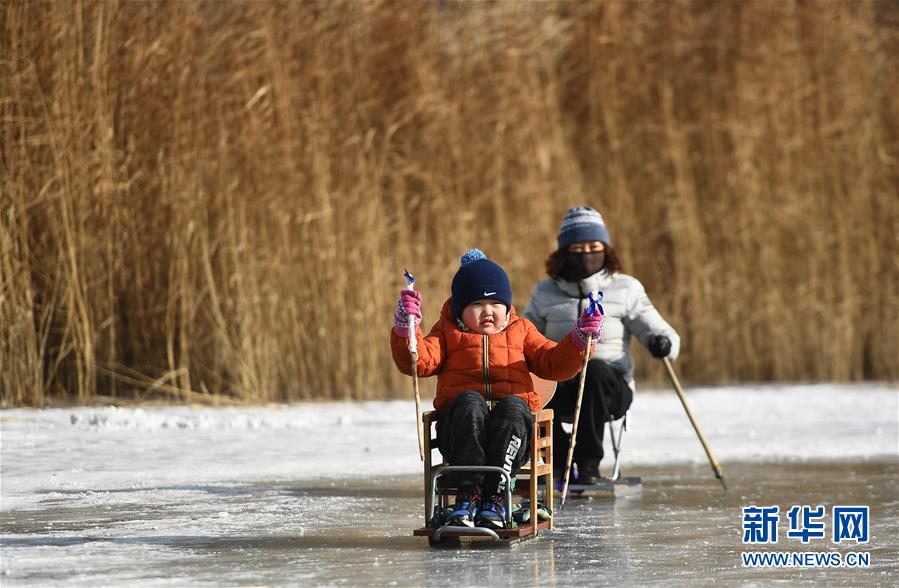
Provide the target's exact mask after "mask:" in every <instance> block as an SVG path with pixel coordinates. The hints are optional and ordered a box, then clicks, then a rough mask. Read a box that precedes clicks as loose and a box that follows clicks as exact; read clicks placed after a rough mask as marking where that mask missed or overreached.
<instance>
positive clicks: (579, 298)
mask: <svg viewBox="0 0 899 588" xmlns="http://www.w3.org/2000/svg"><path fill="white" fill-rule="evenodd" d="M593 290H602V292H603V294H604V296H605V297H604V298H603V301H602V306H603V310H605V317H604V319H603V331H602V338H601V339H600V340H599V345H597V346H596V347H595V351H594V352H593V358H594V359H601V360H603V361H605V362H606V363H608V364H610V365H611V366H612V367H614V368H615V369H617V370H619V371H620V372H621V373H622V374H624V376H625V378H626V379H627V382H628V384H629V385H630V387H631V389H634V360H633V358H631V335H633V336H635V337H636V338H637V339H638V340H639V341H640V343H642V344H643V345H644V346H645V345H647V344H648V343H649V339H650V337H652V336H653V335H665V336H667V337H668V338H669V339H671V353H670V354H669V355H668V357H669V359H671V360H672V361H674V360H676V359H677V355H678V353H679V352H680V337H679V336H678V334H677V331H675V330H674V329H673V328H672V327H671V325H669V324H668V323H667V322H665V319H663V318H662V315H660V314H659V311H657V310H656V309H655V307H654V306H653V305H652V301H650V300H649V296H647V294H646V290H645V289H644V288H643V284H641V283H640V281H639V280H637V279H636V278H634V277H632V276H628V275H626V274H612V275H610V274H609V273H608V272H606V270H602V271H600V272H598V273H595V274H593V275H592V276H590V277H588V278H586V279H584V280H581V281H580V282H568V281H565V280H555V279H552V278H547V279H545V280H542V281H540V282H538V283H537V285H536V286H534V291H533V292H531V299H530V300H529V301H528V305H527V308H525V310H524V316H525V317H526V318H527V319H528V320H530V321H531V322H532V323H534V325H536V327H537V329H538V330H539V331H540V332H541V333H542V334H543V335H544V336H545V337H548V338H549V339H552V340H553V341H561V340H562V337H564V336H566V335H567V334H568V333H570V332H571V329H573V328H574V325H575V323H576V322H577V318H578V316H580V314H581V313H582V312H583V309H584V308H585V307H586V306H587V293H588V292H591V291H593Z"/></svg>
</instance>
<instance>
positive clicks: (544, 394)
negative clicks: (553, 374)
mask: <svg viewBox="0 0 899 588" xmlns="http://www.w3.org/2000/svg"><path fill="white" fill-rule="evenodd" d="M531 381H533V382H534V391H536V392H537V396H539V397H540V407H541V408H543V407H545V406H546V405H547V404H549V401H550V400H551V399H552V397H553V394H555V393H556V386H557V385H558V382H553V381H552V380H544V379H543V378H539V377H537V376H535V375H534V374H531Z"/></svg>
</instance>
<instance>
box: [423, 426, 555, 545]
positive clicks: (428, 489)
mask: <svg viewBox="0 0 899 588" xmlns="http://www.w3.org/2000/svg"><path fill="white" fill-rule="evenodd" d="M533 419H534V420H533V435H531V443H530V461H529V462H527V463H525V464H524V465H523V466H522V468H521V469H520V470H519V471H518V474H517V475H516V476H515V480H514V481H513V480H512V479H511V476H509V474H508V473H507V472H506V471H505V470H503V469H502V468H499V467H494V466H450V465H447V464H445V463H438V464H434V463H433V462H432V455H431V452H432V451H433V450H434V449H437V439H436V438H433V437H432V435H433V428H434V427H433V425H434V423H435V422H436V420H437V413H436V411H427V412H425V413H424V414H422V423H423V425H424V491H425V513H424V514H425V526H424V527H422V528H420V529H416V530H415V531H413V533H412V534H413V535H415V536H419V537H427V538H428V542H429V543H430V544H431V545H440V544H443V543H453V544H458V543H461V542H462V541H463V540H464V541H473V540H490V541H494V542H505V543H508V544H511V543H514V542H517V541H521V540H524V539H529V538H533V537H536V536H537V534H538V531H539V530H541V529H551V528H552V527H553V520H552V515H550V518H549V519H548V520H543V521H541V520H539V518H538V512H537V511H538V508H537V495H538V492H537V491H538V485H540V484H543V488H544V490H543V494H544V500H545V503H546V506H547V510H548V511H549V512H550V513H552V507H553V493H552V491H548V490H547V489H551V488H552V487H553V467H552V466H553V463H552V429H553V427H552V423H553V411H552V410H546V409H544V410H541V411H539V412H537V413H535V414H534V415H533ZM458 471H478V472H494V473H498V474H499V475H500V476H502V477H503V478H504V479H505V481H506V484H505V486H506V496H505V501H506V528H505V529H487V528H484V527H455V526H448V525H447V526H441V527H438V528H434V527H430V526H428V523H429V521H431V520H433V519H434V515H435V513H437V511H438V509H442V508H445V507H447V506H448V505H449V504H450V502H451V500H452V499H453V498H454V497H455V495H456V492H457V490H458V489H457V488H454V487H451V486H450V485H448V484H446V483H441V478H442V477H443V476H444V475H445V474H449V473H452V472H458ZM513 486H514V490H513ZM513 495H517V496H526V497H528V499H529V500H530V513H529V518H528V522H526V523H522V524H519V525H517V526H515V525H514V524H513V522H512V496H513Z"/></svg>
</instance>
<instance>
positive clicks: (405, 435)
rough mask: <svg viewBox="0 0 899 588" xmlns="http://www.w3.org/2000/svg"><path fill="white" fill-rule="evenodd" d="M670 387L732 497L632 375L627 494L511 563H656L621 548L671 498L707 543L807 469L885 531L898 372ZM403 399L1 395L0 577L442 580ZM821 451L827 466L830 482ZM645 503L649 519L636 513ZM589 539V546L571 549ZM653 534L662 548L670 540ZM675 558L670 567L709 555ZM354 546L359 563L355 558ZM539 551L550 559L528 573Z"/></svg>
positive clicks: (632, 546) (897, 440)
mask: <svg viewBox="0 0 899 588" xmlns="http://www.w3.org/2000/svg"><path fill="white" fill-rule="evenodd" d="M688 399H689V402H690V404H691V407H692V408H693V411H694V413H695V414H696V417H697V419H698V420H699V423H700V424H701V425H702V427H703V429H704V432H705V434H706V436H707V438H708V440H709V442H710V444H711V446H712V449H713V450H714V452H715V455H716V457H717V458H718V460H719V461H720V462H721V463H723V464H724V465H725V466H726V467H727V468H728V476H729V479H730V480H731V482H732V483H733V484H735V485H736V488H735V491H732V492H731V493H729V494H728V495H727V496H728V498H727V500H729V501H730V502H727V504H726V505H725V503H722V502H721V501H722V500H724V499H722V498H720V497H718V495H717V494H715V492H720V490H715V489H716V488H717V486H715V483H714V481H713V480H712V479H711V476H710V475H709V471H708V466H707V465H706V462H705V455H704V453H703V452H702V448H701V446H700V445H699V442H698V441H697V440H696V437H695V434H694V433H693V431H692V429H691V427H690V425H689V422H688V421H687V418H686V416H685V415H684V412H683V409H682V408H681V406H680V403H679V401H678V400H677V397H676V396H675V395H674V394H673V392H667V391H665V392H655V393H654V392H648V391H641V392H639V393H638V395H637V399H636V402H635V404H634V406H633V410H632V415H631V416H632V420H631V430H630V431H629V432H628V433H627V434H626V437H625V445H624V450H625V459H624V463H625V472H626V474H628V475H632V474H634V473H637V474H638V475H643V476H644V486H645V490H644V498H643V499H641V500H637V501H630V502H627V503H623V502H621V501H619V503H616V504H617V505H615V506H609V505H608V504H607V503H582V504H578V505H575V506H572V507H571V510H570V511H568V510H567V509H568V508H569V507H567V506H566V511H565V512H564V513H562V514H561V515H560V517H559V518H558V521H559V529H557V531H555V532H554V533H553V534H552V535H551V537H550V538H546V539H541V540H538V541H537V542H536V543H535V544H533V545H528V546H527V547H525V546H522V547H521V548H519V549H526V550H530V551H528V552H529V553H532V554H533V556H532V557H531V560H529V561H530V563H528V564H527V565H525V566H523V568H522V569H523V570H525V571H524V572H521V574H519V575H518V576H513V578H515V579H516V581H517V582H518V583H520V584H523V585H528V584H535V583H537V582H538V579H546V578H550V579H552V580H553V581H555V582H556V583H558V584H559V585H568V584H571V583H575V581H578V582H580V581H586V580H587V579H588V578H587V576H588V575H589V574H587V575H585V574H586V572H583V571H578V570H583V569H586V570H590V569H594V574H595V573H598V571H599V570H603V573H611V572H614V571H617V572H621V571H622V570H631V571H630V572H628V573H627V574H625V575H621V574H620V573H619V575H618V576H617V577H618V578H619V579H620V580H624V581H628V579H630V580H631V581H637V580H639V581H640V582H646V581H653V580H654V579H655V580H659V581H660V580H662V579H663V578H665V577H667V576H668V574H670V573H672V570H671V569H669V568H668V567H665V566H669V567H670V565H672V564H671V562H670V561H667V560H666V563H665V566H663V567H662V568H660V571H659V573H660V575H658V576H656V575H655V574H651V573H650V571H651V570H648V569H647V570H645V573H643V572H641V573H639V574H638V573H637V572H635V571H634V567H633V566H635V565H636V564H635V562H638V561H641V560H646V561H648V562H652V561H653V555H652V552H653V551H654V550H656V549H661V547H660V546H664V545H668V543H670V539H665V538H664V534H662V535H659V534H658V533H660V532H661V529H662V526H661V525H662V523H661V521H659V520H658V517H667V516H669V515H671V516H674V517H675V518H676V519H677V520H679V521H680V522H681V524H682V525H684V526H685V527H688V528H690V529H692V530H691V531H690V532H691V533H693V534H694V535H696V534H697V533H698V534H699V535H702V534H703V533H704V534H705V535H706V538H705V539H703V540H704V541H706V542H708V543H710V544H715V543H718V542H720V541H719V537H718V535H721V534H725V535H727V536H728V537H730V535H732V534H734V533H736V532H737V531H736V530H735V529H737V528H738V525H739V519H738V518H737V519H733V517H735V516H738V514H737V515H735V514H734V513H735V512H736V513H739V506H740V505H741V504H742V505H749V504H753V503H758V502H759V500H765V497H766V496H769V497H770V498H768V500H780V499H782V500H784V501H787V500H795V501H800V502H801V501H803V500H811V499H812V498H809V496H810V493H811V492H812V490H810V489H808V488H806V487H805V486H803V484H807V483H808V480H813V481H814V483H815V484H817V485H818V489H817V490H815V492H817V494H815V496H814V499H816V500H836V499H837V498H838V496H836V495H833V492H836V490H833V492H832V493H831V495H830V496H831V498H828V496H829V495H828V494H827V488H828V486H831V487H832V488H838V487H841V488H843V489H842V490H840V492H842V493H843V494H842V495H843V496H844V497H845V499H846V500H850V499H851V500H857V501H863V500H869V501H870V500H874V499H876V501H877V504H878V505H879V506H878V508H880V509H882V511H881V512H886V511H889V512H892V515H891V516H892V518H886V519H882V520H885V521H886V523H885V528H886V529H891V532H892V535H893V537H894V538H895V537H896V536H899V533H897V532H896V531H897V529H896V523H895V516H896V514H895V513H896V512H897V511H899V509H897V508H896V507H897V506H899V500H897V498H896V495H895V486H896V482H897V480H896V464H897V456H899V432H897V420H899V391H897V389H896V388H891V387H889V386H886V385H877V384H866V385H861V386H837V385H809V386H768V387H748V386H747V387H729V388H717V389H694V390H692V391H689V392H688ZM413 419H414V404H413V403H412V402H411V401H396V402H366V403H356V404H351V403H310V404H303V405H291V406H272V407H263V408H193V407H167V408H76V409H51V410H4V411H3V412H2V423H0V458H2V459H0V507H2V518H0V550H2V552H0V555H2V558H0V574H2V576H0V582H2V584H3V586H4V587H5V586H12V585H62V584H65V585H85V586H87V585H97V584H100V583H104V584H107V585H132V584H135V583H137V584H142V585H162V586H165V585H182V584H185V583H189V584H192V585H203V584H209V585H221V584H226V585H238V584H259V583H263V584H264V583H271V584H296V585H304V584H315V585H320V584H326V585H337V584H355V583H358V582H359V581H362V580H364V581H367V582H374V583H375V584H378V585H387V584H390V582H392V581H398V583H399V584H401V585H409V584H422V583H433V584H438V585H443V584H445V583H443V582H439V581H435V580H434V579H433V578H432V577H431V576H430V575H428V574H427V572H428V570H429V569H431V568H439V569H452V565H451V564H452V562H453V561H456V559H454V558H460V557H461V558H462V559H463V560H465V561H468V559H467V558H468V557H469V556H467V555H460V554H459V553H456V552H437V553H429V552H428V551H427V548H426V547H423V541H422V540H420V539H419V540H416V539H413V538H411V537H409V536H408V535H409V533H411V530H412V529H413V528H415V527H417V526H420V524H421V517H422V515H421V512H420V508H421V488H420V478H419V475H420V467H421V465H420V462H419V459H418V451H417V441H416V435H415V428H414V425H413ZM791 464H793V465H791ZM822 464H823V465H822ZM828 464H832V465H828ZM865 464H868V465H865ZM828 468H830V469H832V471H833V472H835V473H834V474H833V476H838V477H839V478H840V480H839V482H840V484H842V485H843V486H839V484H836V483H832V482H831V480H833V476H829V475H828V471H829V469H828ZM809 472H811V473H809ZM794 473H796V475H801V476H803V478H802V479H794V478H792V474H794ZM731 476H733V478H730V477H731ZM709 480H711V481H709ZM741 480H742V483H743V487H742V488H741V487H740V482H741ZM693 486H695V488H694V490H695V491H691V490H690V488H691V487H693ZM885 487H888V488H890V491H886V490H884V488H885ZM801 488H805V489H804V490H796V495H795V496H790V491H791V490H793V489H801ZM890 492H891V493H890ZM738 493H739V495H738ZM878 493H879V494H878ZM775 496H776V497H779V498H775ZM591 504H592V506H591ZM716 505H717V506H716ZM725 506H726V508H725ZM781 506H787V507H788V506H789V505H788V504H782V505H781ZM706 508H713V509H717V510H715V512H714V513H712V514H709V515H708V516H709V517H710V520H712V521H713V522H712V523H711V526H710V527H708V528H706V529H705V531H703V532H699V531H697V530H696V529H693V527H695V526H696V524H697V523H696V522H695V520H694V519H695V517H696V515H697V514H698V515H701V516H700V518H703V517H704V516H705V515H703V514H702V513H703V512H704V509H706ZM610 509H611V510H610ZM722 509H723V510H722ZM872 509H874V506H872ZM568 512H573V513H579V514H577V517H576V520H577V521H580V522H577V523H575V522H574V520H573V519H567V518H565V517H568V516H575V515H569V514H568ZM647 517H649V518H650V519H651V521H650V522H651V523H652V524H650V523H644V521H645V520H646V519H647ZM691 517H693V519H691ZM583 521H592V522H590V523H589V524H587V523H584V522H583ZM691 521H692V522H691ZM716 521H717V522H716ZM701 526H702V525H701V524H700V527H701ZM598 529H599V530H601V533H599V534H597V533H598V531H597V530H598ZM883 529H884V527H882V528H881V530H880V531H879V533H880V536H881V537H884V536H885V535H884V534H883ZM610 541H611V543H610ZM597 542H598V543H597ZM666 542H668V543H666ZM594 543H596V545H595V547H596V548H597V549H598V551H596V552H595V553H594V552H590V553H584V552H580V551H578V549H579V548H578V547H577V546H578V545H580V544H589V545H592V544H594ZM875 547H877V548H881V547H883V540H881V545H879V546H877V545H875ZM669 548H670V550H672V551H671V554H670V555H671V557H672V558H676V557H677V550H676V543H675V544H674V546H672V545H668V547H667V548H666V549H669ZM824 548H825V549H826V545H825V546H824ZM502 553H503V552H493V551H490V552H489V553H488V555H486V556H483V557H484V558H486V559H484V565H488V564H489V563H490V561H493V562H495V563H505V562H507V560H506V559H505V558H508V557H511V556H509V555H503V554H502ZM716 553H717V552H716ZM892 553H893V554H894V557H893V560H892V561H893V564H891V566H892V567H891V566H886V567H884V568H881V571H883V572H884V573H889V574H894V573H895V571H896V567H895V565H896V562H895V553H896V544H895V543H893V544H892ZM410 554H415V555H414V557H413V556H412V555H410ZM454 554H455V555H454ZM694 556H695V553H694V554H693V555H691V556H690V557H694ZM715 557H716V558H724V559H723V560H721V562H723V563H721V562H719V561H718V560H717V559H716V560H714V561H713V562H712V563H713V564H714V565H713V566H712V567H713V568H715V569H717V568H716V566H718V567H720V566H723V568H722V569H727V570H730V569H731V567H732V563H733V562H732V561H731V560H730V559H728V558H729V557H730V556H729V555H726V554H725V553H724V552H721V553H719V554H718V555H716V556H715ZM878 557H879V558H880V561H886V562H889V561H891V560H890V559H889V556H885V555H879V554H878ZM410 558H411V560H410ZM407 560H410V561H411V563H410V561H407ZM508 561H514V560H508ZM693 561H694V564H692V565H693V568H689V565H690V564H689V563H688V562H685V563H684V564H683V565H684V566H686V567H685V568H684V570H682V571H685V570H688V569H695V570H702V569H706V568H708V566H705V568H704V567H703V566H702V565H698V564H696V563H695V559H694V560H693ZM541 562H542V563H541ZM566 562H567V563H566ZM715 562H718V563H715ZM360 563H361V564H364V565H365V566H366V568H367V572H365V573H360V572H359V571H358V565H359V564H360ZM719 564H720V565H719ZM323 565H324V566H325V567H327V571H325V569H324V568H323V567H322V566H323ZM410 565H411V569H410ZM568 565H571V566H573V567H572V568H571V569H567V568H566V569H565V570H562V569H561V568H560V567H559V566H563V567H564V566H568ZM710 565H711V564H710ZM441 566H443V568H441ZM541 566H542V567H541ZM548 567H552V568H553V571H552V574H551V577H549V576H544V574H545V573H548ZM538 568H540V569H538ZM477 569H478V568H475V570H477ZM490 569H492V568H490ZM354 570H355V571H354ZM665 570H667V572H666V571H665ZM482 572H483V574H482V575H481V576H477V575H472V574H475V572H466V574H468V575H467V576H465V582H464V583H465V584H471V585H479V584H482V585H487V584H491V583H495V582H497V581H500V580H502V581H503V582H504V583H505V581H506V579H508V578H506V577H505V576H503V573H502V572H500V571H491V572H489V573H488V572H487V571H486V568H485V569H484V570H482ZM563 572H564V573H563ZM868 572H869V573H870V572H871V570H869V571H868ZM805 573H806V574H807V572H805ZM633 574H636V575H633ZM613 575H614V574H613ZM735 577H736V576H735ZM776 577H779V578H783V577H791V576H784V575H780V576H776ZM805 577H807V578H808V579H809V580H812V579H813V576H808V575H806V576H805ZM865 577H866V578H870V577H872V576H865ZM890 577H893V576H890ZM773 578H774V576H769V577H767V579H766V577H765V576H756V577H755V580H756V581H761V582H765V581H767V580H771V579H773ZM858 578H859V576H851V575H849V576H847V577H846V581H847V582H850V583H852V582H854V581H855V580H857V579H858ZM694 579H695V578H694ZM425 580H427V581H425ZM841 581H842V580H841ZM882 581H883V582H886V580H882Z"/></svg>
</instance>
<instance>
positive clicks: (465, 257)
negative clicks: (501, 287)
mask: <svg viewBox="0 0 899 588" xmlns="http://www.w3.org/2000/svg"><path fill="white" fill-rule="evenodd" d="M479 259H487V256H486V255H484V252H483V251H481V250H480V249H477V248H475V249H469V250H468V251H466V252H465V253H464V254H462V260H461V261H460V262H459V267H462V266H465V265H468V264H469V263H471V262H473V261H477V260H479Z"/></svg>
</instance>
